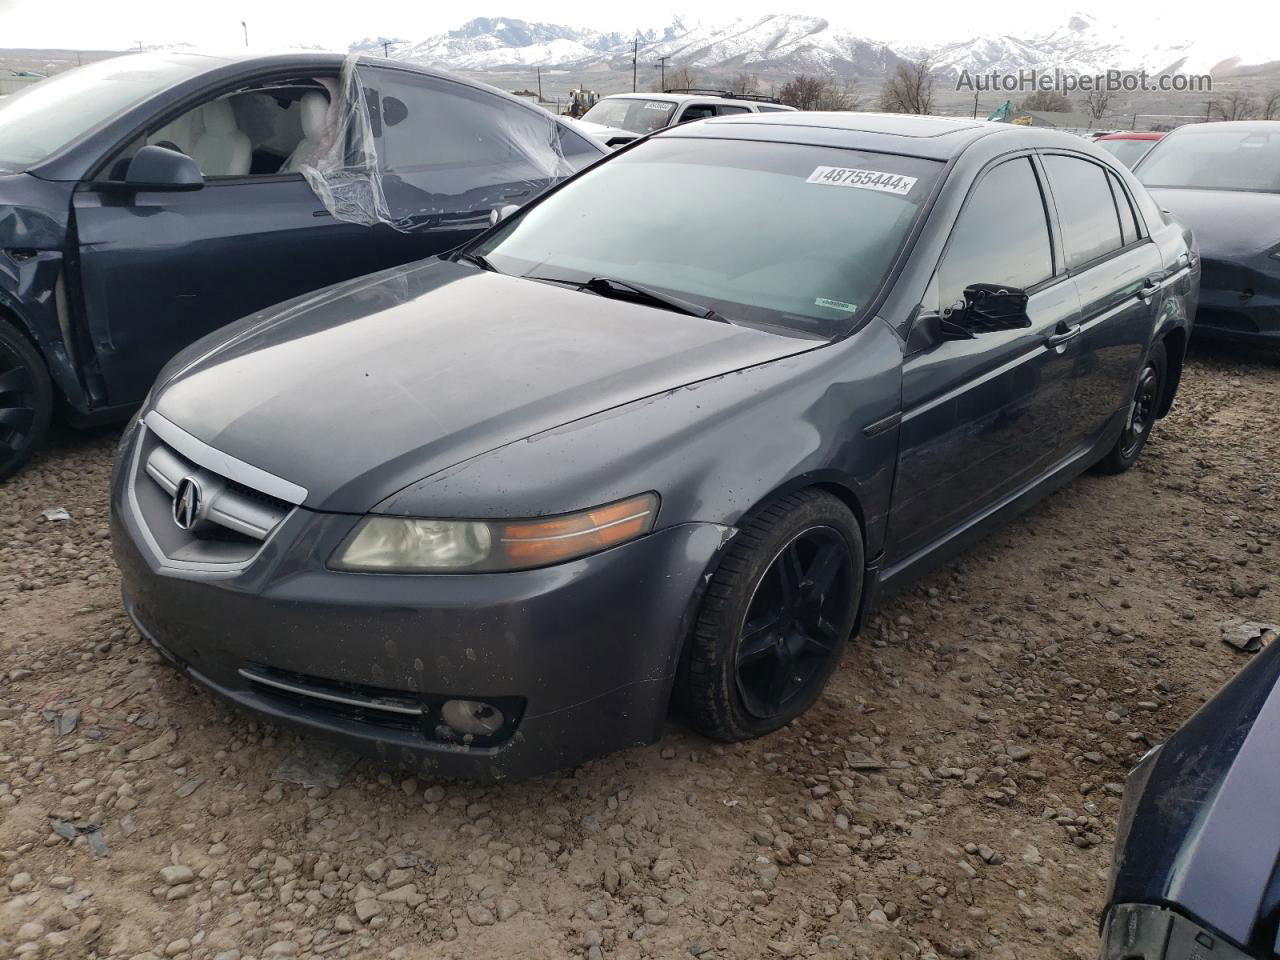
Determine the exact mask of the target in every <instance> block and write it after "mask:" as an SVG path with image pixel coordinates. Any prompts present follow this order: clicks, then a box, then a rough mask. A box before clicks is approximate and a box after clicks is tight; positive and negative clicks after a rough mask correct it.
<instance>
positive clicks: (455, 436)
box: [154, 260, 822, 513]
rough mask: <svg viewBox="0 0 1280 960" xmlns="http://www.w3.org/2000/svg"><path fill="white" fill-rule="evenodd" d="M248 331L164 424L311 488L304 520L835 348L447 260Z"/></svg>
mask: <svg viewBox="0 0 1280 960" xmlns="http://www.w3.org/2000/svg"><path fill="white" fill-rule="evenodd" d="M237 327H238V329H237V330H236V332H234V333H232V334H230V335H229V336H228V337H227V339H226V340H225V341H223V342H221V343H217V342H216V341H215V343H214V345H213V346H212V348H210V347H209V345H208V342H205V343H204V344H201V353H202V355H201V356H200V357H199V358H197V359H195V360H190V359H187V360H186V365H185V366H181V365H179V367H180V369H179V370H178V372H176V373H174V374H172V375H171V376H170V377H169V379H168V380H167V382H166V383H164V385H163V386H162V387H161V388H159V390H158V396H157V397H156V399H155V401H154V405H155V409H156V410H157V411H158V412H159V413H160V415H161V416H163V417H165V418H166V419H168V420H170V421H172V422H173V423H175V424H177V425H178V426H179V427H181V428H182V429H183V430H185V431H187V432H188V433H190V434H192V435H194V436H195V437H197V438H199V439H200V440H203V441H204V442H205V443H207V444H209V445H211V446H213V447H215V448H216V449H218V450H219V451H221V452H223V453H226V454H230V455H231V456H233V457H236V458H238V459H240V460H243V461H245V462H247V463H250V464H253V465H254V466H256V467H259V468H261V469H263V470H267V471H269V472H271V473H273V474H276V475H277V476H280V477H282V478H284V479H286V480H289V481H291V482H293V483H295V484H298V485H300V486H302V487H305V488H306V490H307V491H308V493H307V497H306V501H305V504H306V506H308V507H311V508H314V509H319V510H329V511H336V512H351V513H363V512H365V511H367V510H368V509H370V508H371V507H372V506H373V505H374V504H376V503H378V502H379V501H381V500H383V499H384V498H386V497H387V496H389V495H391V494H392V493H395V492H396V491H397V490H400V489H401V488H403V487H404V486H406V485H408V484H410V483H412V482H414V481H416V480H419V479H422V478H424V477H427V476H430V475H432V474H434V473H436V472H437V471H440V470H443V469H445V468H447V467H450V466H453V465H455V464H458V463H460V462H462V461H464V460H467V459H470V458H471V457H474V456H477V455H479V454H482V453H485V452H487V451H490V450H493V449H496V448H497V447H499V446H502V445H504V444H507V443H511V442H513V441H516V440H521V439H524V438H525V437H529V436H532V435H533V434H536V433H540V432H542V431H544V430H548V429H551V428H553V427H557V426H561V425H563V424H565V423H569V422H571V421H574V420H577V419H580V418H582V417H585V416H589V415H591V414H594V413H598V412H600V411H603V410H608V409H611V408H613V407H617V406H620V405H622V404H626V403H630V402H632V401H634V400H638V399H641V398H643V397H647V396H652V395H654V394H658V393H661V392H663V391H666V390H671V389H675V388H677V387H680V386H683V385H685V384H689V383H693V382H695V381H698V380H702V379H706V378H708V377H712V376H716V375H719V374H723V373H726V372H730V371H733V370H738V369H742V368H745V367H749V366H753V365H755V364H759V363H763V362H766V361H769V360H775V359H779V358H782V357H786V356H790V355H793V354H796V353H800V352H803V351H806V350H810V349H813V348H814V347H816V346H820V345H821V344H822V341H814V340H810V339H800V338H794V337H788V336H782V335H778V334H773V333H766V332H763V331H760V330H755V329H750V328H746V327H738V326H732V325H730V324H726V323H718V322H715V321H711V320H704V319H701V318H698V317H690V316H685V315H683V314H677V313H673V312H670V311H666V310H659V309H654V308H651V307H646V306H641V305H637V304H632V303H626V302H620V301H616V300H607V299H604V298H601V297H597V296H595V295H593V294H590V293H582V292H579V291H577V290H574V289H571V288H568V287H563V286H557V285H553V284H549V283H541V282H537V281H533V280H525V279H520V278H517V277H509V276H504V275H501V274H497V273H487V272H484V271H482V270H479V269H478V268H474V267H471V266H468V265H464V264H457V263H451V262H445V261H439V260H435V261H429V262H426V263H424V264H420V265H416V266H413V267H406V268H401V269H398V270H395V271H386V272H384V273H382V274H378V275H374V276H373V277H367V278H363V279H360V280H354V281H350V282H348V283H345V284H339V285H338V286H336V287H333V288H330V289H328V290H327V291H323V292H322V293H321V294H319V295H316V296H312V297H309V298H307V297H304V298H300V299H299V300H297V301H292V302H291V303H289V304H287V305H285V306H284V307H282V308H281V309H280V310H279V311H278V312H277V313H274V314H273V313H270V312H268V313H267V314H265V315H264V316H263V318H262V319H261V320H260V321H259V322H256V323H242V324H240V325H237ZM184 359H185V358H184ZM619 429H625V426H619ZM566 469H571V465H567V466H566Z"/></svg>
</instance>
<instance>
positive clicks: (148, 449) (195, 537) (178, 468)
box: [129, 411, 306, 571]
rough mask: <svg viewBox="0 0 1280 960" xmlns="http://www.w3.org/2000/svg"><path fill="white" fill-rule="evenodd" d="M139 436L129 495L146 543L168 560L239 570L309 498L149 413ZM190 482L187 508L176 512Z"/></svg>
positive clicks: (292, 487) (186, 564)
mask: <svg viewBox="0 0 1280 960" xmlns="http://www.w3.org/2000/svg"><path fill="white" fill-rule="evenodd" d="M140 433H141V435H140V436H139V438H138V440H137V448H136V452H135V459H134V463H133V468H132V471H131V476H130V491H129V492H130V497H131V499H132V501H133V506H134V509H135V511H136V514H137V516H138V518H139V520H140V521H141V523H142V525H143V527H144V528H145V530H146V533H147V534H148V540H149V541H150V544H151V546H152V547H153V548H154V549H155V550H156V552H157V553H159V554H160V555H162V556H163V557H165V558H166V559H167V560H168V561H170V562H172V563H175V564H178V565H184V566H191V567H198V568H207V569H211V570H220V571H234V570H236V569H239V568H240V567H242V566H244V565H245V564H247V563H248V562H249V561H250V560H252V559H253V558H254V556H256V555H257V553H258V551H259V550H260V549H261V548H262V546H263V544H264V543H265V542H266V541H267V540H268V539H269V538H270V537H271V535H272V533H273V532H274V531H275V530H277V529H278V528H279V527H280V525H281V524H282V523H283V522H284V521H285V519H286V518H287V517H288V516H289V514H290V513H291V512H292V511H293V509H294V508H295V507H296V506H297V505H298V504H300V503H301V502H302V501H303V499H305V497H306V490H305V489H303V488H302V487H299V486H297V485H295V484H292V483H290V482H289V481H287V480H283V479H281V478H279V477H276V476H274V475H272V474H269V473H266V472H265V471H263V470H260V469H258V468H257V467H253V466H252V465H250V464H246V463H243V462H242V461H239V460H236V459H235V458H234V457H229V456H227V455H226V454H224V453H221V452H220V451H218V450H215V449H214V448H212V447H209V446H208V445H207V444H205V443H204V442H203V441H200V440H198V439H196V438H195V437H193V436H191V435H190V434H188V433H186V432H185V431H183V430H181V429H180V428H178V427H176V426H175V425H174V424H172V423H170V422H169V421H168V420H166V419H164V418H163V417H161V416H159V415H158V414H157V413H155V412H154V411H152V412H151V413H150V414H148V415H147V417H146V418H145V419H144V421H143V425H142V429H141V431H140ZM191 487H194V489H195V490H196V491H197V495H196V496H195V497H194V498H192V500H193V501H194V502H193V503H189V504H188V506H190V510H189V511H183V510H179V509H178V504H177V501H178V500H179V499H180V498H182V497H183V496H184V489H185V491H186V492H187V493H189V492H190V488H191ZM188 514H189V515H188ZM179 519H181V521H182V522H179Z"/></svg>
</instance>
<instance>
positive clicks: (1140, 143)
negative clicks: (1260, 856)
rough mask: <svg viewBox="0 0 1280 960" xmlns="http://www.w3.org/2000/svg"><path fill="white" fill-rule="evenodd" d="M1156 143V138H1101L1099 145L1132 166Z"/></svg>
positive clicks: (1128, 165) (1127, 165) (1126, 164)
mask: <svg viewBox="0 0 1280 960" xmlns="http://www.w3.org/2000/svg"><path fill="white" fill-rule="evenodd" d="M1154 143H1155V141H1154V140H1099V141H1098V146H1100V147H1101V148H1102V149H1103V150H1106V151H1107V152H1109V153H1111V154H1113V155H1114V156H1115V158H1116V159H1117V160H1119V161H1120V162H1121V163H1123V164H1124V165H1125V166H1126V167H1132V166H1133V165H1134V164H1135V163H1137V162H1138V161H1139V160H1141V159H1142V155H1143V154H1144V153H1146V152H1147V151H1148V150H1150V149H1151V147H1152V145H1153V144H1154Z"/></svg>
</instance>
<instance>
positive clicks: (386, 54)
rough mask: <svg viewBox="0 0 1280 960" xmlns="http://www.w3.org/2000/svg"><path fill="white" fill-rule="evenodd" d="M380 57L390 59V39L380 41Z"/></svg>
mask: <svg viewBox="0 0 1280 960" xmlns="http://www.w3.org/2000/svg"><path fill="white" fill-rule="evenodd" d="M382 58H383V59H384V60H390V59H391V41H390V40H383V41H382Z"/></svg>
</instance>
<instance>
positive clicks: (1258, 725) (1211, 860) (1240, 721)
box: [1102, 643, 1280, 960]
mask: <svg viewBox="0 0 1280 960" xmlns="http://www.w3.org/2000/svg"><path fill="white" fill-rule="evenodd" d="M1278 680H1280V643H1273V644H1272V645H1271V646H1269V647H1267V648H1266V649H1265V650H1264V651H1263V652H1261V653H1259V654H1258V655H1257V657H1256V658H1255V659H1254V660H1253V662H1252V663H1250V664H1249V665H1248V666H1247V667H1246V668H1245V669H1243V670H1241V671H1240V673H1238V674H1237V675H1236V676H1235V677H1234V678H1233V679H1232V680H1231V681H1230V682H1229V683H1228V684H1227V685H1226V686H1224V687H1223V688H1222V690H1221V691H1220V692H1219V693H1218V694H1217V696H1215V697H1214V698H1213V699H1212V700H1210V701H1209V702H1208V703H1206V704H1205V705H1204V706H1203V707H1201V708H1200V710H1199V711H1197V713H1196V714H1195V716H1193V717H1192V718H1191V719H1190V720H1188V721H1187V722H1186V724H1185V725H1184V726H1183V727H1182V728H1181V729H1180V730H1179V731H1178V732H1177V733H1175V734H1174V735H1173V736H1172V737H1170V738H1169V740H1168V742H1167V743H1165V744H1163V745H1161V746H1159V747H1156V748H1154V749H1153V750H1151V752H1150V753H1148V754H1147V755H1146V756H1145V757H1143V759H1142V761H1141V762H1140V763H1139V764H1138V765H1137V767H1135V768H1134V771H1133V773H1131V774H1130V775H1129V783H1128V785H1127V787H1126V788H1125V795H1124V802H1123V804H1122V806H1121V809H1120V822H1119V824H1118V825H1117V829H1116V855H1115V865H1114V868H1113V872H1112V879H1111V889H1110V891H1109V894H1108V897H1107V910H1106V914H1105V920H1104V928H1103V947H1102V960H1193V958H1194V960H1244V958H1246V957H1252V958H1257V960H1271V958H1273V957H1276V956H1278V955H1280V856H1278V851H1280V689H1278V688H1277V681H1278Z"/></svg>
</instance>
